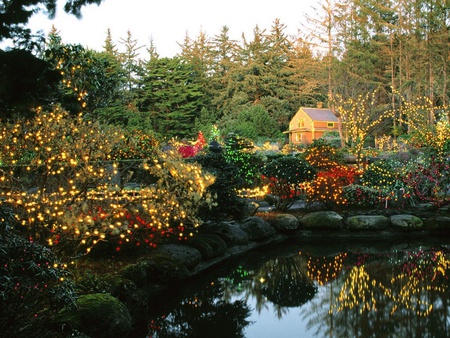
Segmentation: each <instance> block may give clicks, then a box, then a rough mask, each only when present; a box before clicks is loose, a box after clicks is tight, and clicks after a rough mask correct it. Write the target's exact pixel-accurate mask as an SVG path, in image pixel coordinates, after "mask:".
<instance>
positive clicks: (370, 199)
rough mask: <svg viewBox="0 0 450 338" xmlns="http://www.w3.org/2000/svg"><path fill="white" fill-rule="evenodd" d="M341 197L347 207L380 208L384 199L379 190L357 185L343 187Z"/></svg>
mask: <svg viewBox="0 0 450 338" xmlns="http://www.w3.org/2000/svg"><path fill="white" fill-rule="evenodd" d="M342 196H343V197H344V198H345V200H346V203H347V204H348V205H353V206H360V207H373V206H377V205H378V206H381V205H382V203H383V201H384V200H385V198H386V196H385V195H384V194H383V193H382V192H381V190H379V189H375V188H371V187H367V186H364V185H358V184H351V185H348V186H346V187H343V188H342Z"/></svg>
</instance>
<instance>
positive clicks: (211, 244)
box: [187, 234, 227, 260]
mask: <svg viewBox="0 0 450 338" xmlns="http://www.w3.org/2000/svg"><path fill="white" fill-rule="evenodd" d="M187 244H188V245H189V246H192V247H193V248H196V249H197V250H198V251H200V254H201V255H202V257H203V259H206V260H207V259H211V258H213V257H217V256H220V255H222V254H224V253H225V251H226V250H227V245H226V243H225V241H224V240H223V239H222V238H221V237H220V236H219V235H215V234H197V235H195V236H193V237H191V238H190V239H189V240H188V242H187Z"/></svg>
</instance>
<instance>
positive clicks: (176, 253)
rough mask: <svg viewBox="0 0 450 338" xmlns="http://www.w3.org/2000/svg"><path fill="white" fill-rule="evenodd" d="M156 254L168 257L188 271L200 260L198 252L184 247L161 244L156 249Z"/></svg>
mask: <svg viewBox="0 0 450 338" xmlns="http://www.w3.org/2000/svg"><path fill="white" fill-rule="evenodd" d="M157 252H160V253H165V254H167V255H169V256H170V257H172V258H173V259H174V260H175V261H177V262H180V263H182V264H183V265H184V266H186V267H187V268H188V269H189V270H191V269H193V268H195V267H196V266H197V265H198V263H200V261H201V260H202V255H201V254H200V251H198V250H197V249H195V248H192V247H189V246H186V245H177V244H163V245H161V246H159V247H158V248H157Z"/></svg>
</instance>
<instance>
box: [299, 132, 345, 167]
mask: <svg viewBox="0 0 450 338" xmlns="http://www.w3.org/2000/svg"><path fill="white" fill-rule="evenodd" d="M304 156H305V159H306V161H308V163H309V164H311V165H312V166H313V167H314V168H315V169H316V170H327V169H330V168H332V167H334V166H337V165H340V164H343V163H344V157H343V155H342V153H341V152H340V151H339V148H337V147H335V146H332V145H331V144H330V143H329V142H327V141H326V140H324V139H317V140H314V141H313V142H312V143H311V144H310V145H308V146H307V147H306V149H305V153H304Z"/></svg>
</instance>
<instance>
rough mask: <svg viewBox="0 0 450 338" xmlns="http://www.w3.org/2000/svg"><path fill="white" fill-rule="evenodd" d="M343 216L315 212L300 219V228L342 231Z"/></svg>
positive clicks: (329, 212)
mask: <svg viewBox="0 0 450 338" xmlns="http://www.w3.org/2000/svg"><path fill="white" fill-rule="evenodd" d="M342 220H343V218H342V216H341V215H339V214H338V213H337V212H334V211H315V212H311V213H309V214H306V215H305V216H303V217H302V218H300V220H299V221H300V226H301V227H303V228H305V229H341V228H342Z"/></svg>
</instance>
